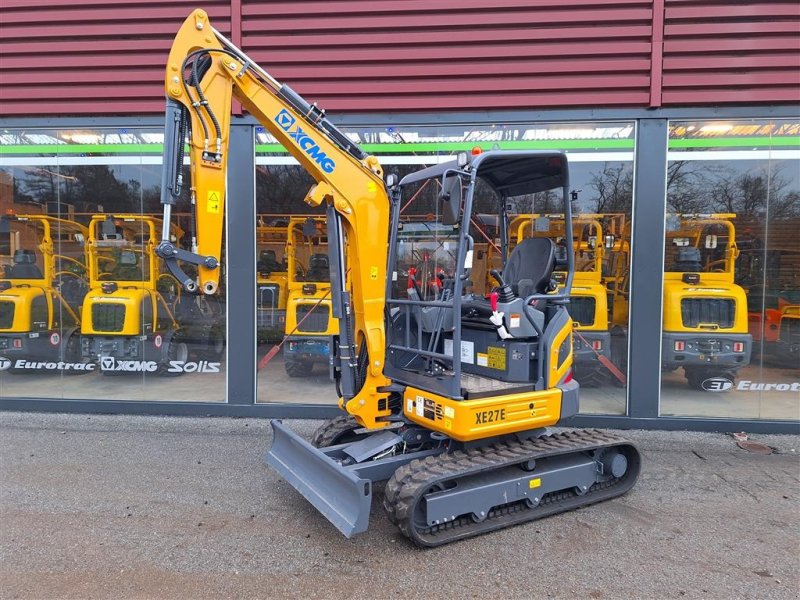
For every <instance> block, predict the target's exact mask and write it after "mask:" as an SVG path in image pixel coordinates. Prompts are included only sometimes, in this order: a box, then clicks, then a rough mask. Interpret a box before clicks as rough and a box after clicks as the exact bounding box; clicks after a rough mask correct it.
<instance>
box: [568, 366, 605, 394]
mask: <svg viewBox="0 0 800 600" xmlns="http://www.w3.org/2000/svg"><path fill="white" fill-rule="evenodd" d="M573 371H574V374H573V377H574V378H575V380H576V381H577V382H578V383H579V384H580V385H581V387H587V388H593V387H601V386H603V385H606V384H607V383H608V380H609V377H608V376H609V373H608V372H607V371H606V369H605V367H603V366H602V365H597V366H594V365H592V366H590V365H577V366H574V367H573Z"/></svg>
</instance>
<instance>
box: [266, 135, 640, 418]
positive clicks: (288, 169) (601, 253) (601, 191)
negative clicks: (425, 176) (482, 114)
mask: <svg viewBox="0 0 800 600" xmlns="http://www.w3.org/2000/svg"><path fill="white" fill-rule="evenodd" d="M345 133H346V134H347V135H348V137H350V139H352V140H353V141H355V142H357V143H358V144H359V145H360V146H361V148H362V149H363V150H365V151H366V152H369V153H371V154H374V155H376V156H378V158H379V159H380V161H381V164H382V165H383V167H384V170H385V171H386V172H387V173H396V174H398V175H399V177H403V176H405V175H407V174H408V173H411V172H413V171H416V170H418V169H421V168H424V167H425V166H430V165H432V164H436V163H438V162H444V161H448V160H452V159H453V157H454V156H455V154H457V153H458V152H462V151H466V152H471V151H473V149H476V148H479V149H481V150H482V151H487V150H493V149H531V150H564V151H566V152H567V153H568V156H569V162H570V181H571V185H572V187H573V190H574V192H575V195H574V200H573V207H572V208H573V212H574V213H576V214H579V215H580V219H581V221H580V222H581V223H583V226H582V227H581V228H580V230H579V231H578V233H577V234H576V239H575V240H573V245H574V251H575V252H576V257H577V258H578V259H579V263H580V265H581V272H580V273H581V274H580V275H579V276H578V277H577V278H576V283H575V287H574V293H575V302H574V307H573V313H575V316H577V317H580V319H579V320H580V324H579V326H578V327H577V328H576V330H575V331H576V336H574V338H575V340H576V344H578V345H579V346H580V347H579V348H578V354H577V356H578V358H577V360H576V378H577V379H578V380H579V381H580V382H581V383H582V385H583V388H582V390H581V410H582V411H583V412H594V413H606V414H624V413H625V412H626V408H627V407H626V385H625V383H624V381H625V379H626V366H625V364H624V361H625V357H626V356H627V321H628V307H627V286H628V260H629V256H630V252H629V237H630V217H631V205H632V200H633V153H634V144H635V125H634V123H633V122H597V123H588V122H587V123H511V124H505V125H488V124H484V125H477V126H475V125H464V126H413V125H408V126H363V127H347V128H345ZM256 165H257V167H256V204H257V222H258V226H257V232H256V235H257V247H258V256H257V262H258V263H259V274H258V280H257V282H258V291H257V304H258V313H257V321H258V339H259V353H258V360H259V376H258V401H259V402H266V401H274V402H325V403H334V402H336V401H337V395H336V392H335V390H334V389H333V386H332V385H331V382H330V380H329V378H328V369H327V354H326V352H327V349H326V348H325V346H324V345H323V344H322V343H321V340H319V341H315V342H314V343H310V342H309V343H308V346H307V347H308V350H309V352H308V354H307V355H306V356H305V360H306V364H305V365H302V366H297V365H296V364H295V363H294V362H292V363H291V364H290V365H289V366H288V368H287V365H286V364H285V362H286V352H287V346H288V344H289V342H288V341H287V343H286V344H284V345H283V346H282V347H281V349H280V350H279V351H277V352H275V351H274V348H275V346H276V344H278V343H279V342H280V340H282V339H283V338H284V336H286V335H287V334H288V333H290V332H292V335H293V336H296V335H297V331H293V329H294V327H295V325H296V322H297V319H296V316H295V315H293V308H292V307H293V302H295V300H294V298H293V295H292V293H291V292H290V291H289V288H290V287H291V285H292V283H291V281H292V279H293V278H294V277H295V274H294V273H293V272H290V271H286V270H280V269H281V268H280V267H279V266H277V265H273V264H272V261H277V263H279V264H280V263H281V261H283V260H284V257H285V252H286V247H287V239H288V234H287V232H286V231H285V228H286V226H287V224H288V222H289V219H290V217H292V216H295V217H302V216H304V215H309V214H317V215H319V214H320V212H319V210H318V209H317V210H314V209H311V208H310V207H309V206H308V205H306V204H305V203H304V202H303V198H304V196H305V194H306V192H307V191H308V189H309V187H310V186H311V185H312V184H313V183H314V182H313V181H312V180H311V178H310V177H309V176H308V175H307V174H306V173H305V172H304V171H303V170H302V169H301V168H300V167H299V165H298V164H297V162H296V161H295V160H294V159H293V158H292V157H291V156H289V155H288V154H287V153H286V152H285V151H284V149H283V148H282V147H281V146H280V145H279V144H277V143H276V140H275V139H274V138H273V137H272V136H271V135H270V134H269V133H268V132H267V131H266V130H264V129H263V128H261V127H258V128H256ZM436 195H437V190H435V189H433V187H432V186H428V188H426V189H422V190H419V194H416V195H414V196H413V197H412V199H411V200H410V201H408V202H406V203H405V204H404V206H403V207H402V214H401V219H402V220H403V221H404V223H410V224H412V225H411V228H414V227H416V228H420V227H424V223H425V222H427V220H428V218H429V217H430V216H432V215H434V214H435V212H436ZM478 197H479V198H481V197H483V196H482V195H480V194H479V195H478ZM487 197H488V196H487ZM514 200H515V202H514V204H515V206H514V208H515V210H516V212H517V213H519V214H521V215H526V214H527V215H530V214H534V213H535V214H550V213H553V212H554V211H556V210H559V209H558V206H559V205H560V199H559V200H558V202H557V201H556V198H555V196H553V195H552V194H547V193H543V194H536V195H535V197H529V198H516V199H514ZM479 202H480V200H479ZM478 211H480V212H485V213H492V212H494V213H495V214H496V212H497V209H496V206H495V205H493V204H492V203H491V202H490V201H487V202H486V203H485V206H484V205H482V204H479V205H478ZM552 221H553V224H554V229H553V232H552V235H553V236H556V237H557V221H558V218H557V216H553V219H552ZM474 227H475V231H474V232H473V234H472V235H473V237H474V239H475V255H474V265H473V270H472V277H471V278H472V280H473V284H474V286H475V290H476V291H484V292H485V291H486V288H487V286H488V287H489V288H491V285H492V283H491V278H490V277H489V275H488V271H489V270H490V269H491V268H496V267H497V266H498V264H499V261H500V258H499V255H498V252H499V245H500V242H499V239H497V236H498V232H497V230H496V229H495V230H492V228H491V227H490V226H488V225H486V224H485V223H484V224H477V223H476V224H474ZM282 228H283V229H282ZM409 231H410V229H409ZM528 234H529V232H523V233H522V235H523V236H526V235H528ZM429 237H430V239H429V240H427V242H426V241H424V240H421V239H414V240H409V241H408V244H407V245H408V253H407V254H408V256H405V255H404V257H405V258H408V260H407V261H405V262H408V263H409V265H411V262H415V264H414V265H413V268H415V269H421V271H419V272H420V273H422V275H421V277H422V278H423V279H424V277H423V275H424V273H423V272H428V273H429V274H430V275H431V276H432V274H433V273H435V271H436V270H437V269H439V268H442V269H446V265H445V264H444V263H446V260H445V257H444V254H446V251H445V250H443V248H444V246H445V245H446V244H447V240H446V239H445V238H446V235H444V233H443V232H441V231H437V232H433V234H432V235H430V236H429ZM404 243H405V240H404ZM426 244H428V246H430V244H433V245H432V246H430V247H428V246H426ZM443 253H444V254H443ZM404 257H398V260H400V261H403V260H404ZM412 258H413V260H412ZM495 263H498V264H495ZM268 267H269V268H268ZM284 268H285V267H284ZM426 269H427V271H426ZM400 270H401V271H402V270H403V269H400ZM405 272H407V269H406V271H405ZM399 279H400V277H398V281H399ZM401 283H402V282H400V283H398V285H397V286H396V288H397V289H396V290H395V291H397V292H398V293H402V292H403V291H404V289H405V287H404V285H402V284H401ZM298 293H299V292H295V294H298ZM287 307H288V308H287ZM590 317H591V322H590V321H589V318H590ZM295 347H296V348H299V347H300V344H299V342H296V343H295ZM290 362H291V361H290Z"/></svg>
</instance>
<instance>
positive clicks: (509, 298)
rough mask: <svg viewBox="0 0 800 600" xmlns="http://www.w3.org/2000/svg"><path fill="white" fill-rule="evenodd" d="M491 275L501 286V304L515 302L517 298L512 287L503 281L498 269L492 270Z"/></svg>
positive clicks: (499, 292) (499, 294)
mask: <svg viewBox="0 0 800 600" xmlns="http://www.w3.org/2000/svg"><path fill="white" fill-rule="evenodd" d="M489 274H490V275H491V276H492V277H494V278H495V280H496V281H497V283H499V284H500V287H499V288H498V289H497V293H498V296H499V299H500V302H513V301H514V299H515V298H516V297H517V296H516V294H514V291H513V290H512V289H511V286H510V285H508V284H507V283H506V282H505V281H504V280H503V276H502V275H500V271H498V270H497V269H492V270H491V271H489Z"/></svg>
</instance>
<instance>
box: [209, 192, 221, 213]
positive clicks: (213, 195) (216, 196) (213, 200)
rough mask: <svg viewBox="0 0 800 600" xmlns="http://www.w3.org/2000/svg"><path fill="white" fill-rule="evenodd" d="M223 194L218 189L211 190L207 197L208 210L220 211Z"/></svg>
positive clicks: (212, 211) (211, 211)
mask: <svg viewBox="0 0 800 600" xmlns="http://www.w3.org/2000/svg"><path fill="white" fill-rule="evenodd" d="M221 198H222V194H220V193H219V191H217V190H209V191H208V196H207V197H206V212H210V213H218V212H219V206H220V204H221Z"/></svg>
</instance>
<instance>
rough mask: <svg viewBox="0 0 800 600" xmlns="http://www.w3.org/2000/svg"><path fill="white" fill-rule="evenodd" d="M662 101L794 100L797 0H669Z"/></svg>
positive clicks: (799, 60)
mask: <svg viewBox="0 0 800 600" xmlns="http://www.w3.org/2000/svg"><path fill="white" fill-rule="evenodd" d="M662 89H663V92H662V93H663V95H662V102H663V104H664V105H685V104H727V103H780V102H798V101H800V3H798V2H797V1H796V0H788V1H785V2H783V1H778V2H753V1H750V2H747V1H744V2H743V1H739V0H716V1H715V0H667V2H666V12H665V26H664V73H663V88H662Z"/></svg>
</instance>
